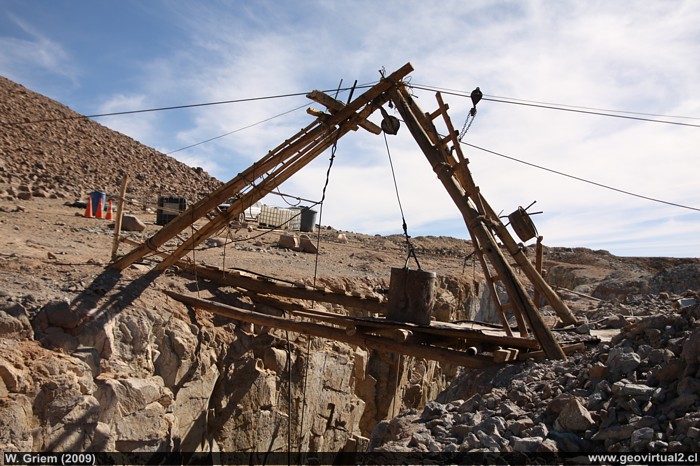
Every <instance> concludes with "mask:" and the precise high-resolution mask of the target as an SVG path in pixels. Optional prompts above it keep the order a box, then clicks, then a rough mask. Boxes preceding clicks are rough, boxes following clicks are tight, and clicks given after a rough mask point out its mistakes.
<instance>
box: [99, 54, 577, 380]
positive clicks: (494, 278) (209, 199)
mask: <svg viewBox="0 0 700 466" xmlns="http://www.w3.org/2000/svg"><path fill="white" fill-rule="evenodd" d="M411 71H413V67H412V66H411V64H410V63H407V64H406V65H404V66H403V67H401V68H400V69H398V70H397V71H395V72H394V73H392V74H391V75H389V76H388V77H386V78H382V79H381V80H380V81H379V83H377V84H376V85H374V86H372V87H371V88H370V89H368V90H367V91H366V92H364V93H363V94H361V95H360V96H358V97H357V98H356V99H354V100H352V101H351V102H349V103H348V104H347V105H346V104H344V103H342V102H340V101H338V100H336V99H334V98H332V97H330V96H328V95H326V94H324V93H322V92H320V91H313V92H311V93H310V94H308V96H307V97H308V98H309V99H311V100H314V101H315V102H318V103H320V104H322V105H324V106H325V107H326V108H327V110H328V112H329V113H325V112H323V111H319V110H315V109H309V110H308V113H309V114H311V115H314V116H315V117H316V119H315V121H314V122H312V123H311V124H309V125H308V126H307V127H305V128H303V129H302V130H300V131H299V132H298V133H297V134H295V135H294V136H292V137H291V138H289V139H288V140H286V141H284V142H283V143H282V144H280V145H279V146H277V147H276V148H274V149H273V150H271V151H270V152H268V153H267V154H266V155H265V156H263V157H262V158H261V159H260V160H259V161H257V162H255V163H253V165H251V166H250V167H248V168H247V169H246V170H244V171H242V172H241V173H239V174H238V175H237V176H236V177H234V178H233V179H232V180H230V181H229V182H227V183H226V184H224V185H222V186H221V187H220V188H218V189H217V190H215V191H213V192H212V193H211V194H209V195H208V196H206V197H204V198H202V199H201V200H199V201H197V202H196V203H195V204H194V205H192V206H191V207H190V208H189V209H187V210H186V211H185V212H183V213H181V214H180V215H179V216H178V217H176V218H175V219H174V220H172V221H171V222H169V223H168V224H167V225H165V226H163V228H161V229H160V230H159V231H158V232H156V233H154V234H153V235H152V236H150V237H149V238H148V239H147V240H146V241H145V242H144V243H142V244H137V245H136V247H134V248H133V249H132V250H131V251H130V252H128V253H127V254H126V255H124V256H122V257H120V258H119V259H117V260H115V261H114V262H113V263H112V264H111V267H113V268H115V269H117V270H123V269H125V268H126V267H128V266H129V265H131V264H133V263H134V262H136V261H138V260H140V259H141V258H143V257H144V256H146V255H147V254H155V255H159V256H161V257H162V258H163V260H162V261H161V262H160V263H159V264H158V265H156V266H155V270H159V271H163V270H165V269H167V268H168V267H170V266H172V265H178V266H179V267H181V268H183V270H188V269H193V268H194V269H196V270H197V272H198V274H200V275H202V276H203V277H205V278H207V279H211V280H212V281H214V282H218V283H221V284H226V285H234V286H239V287H242V288H244V289H247V290H249V291H251V292H253V293H265V294H273V295H279V296H287V297H296V298H298V299H320V300H321V301H323V300H327V301H329V302H335V303H343V304H346V305H354V306H360V307H363V308H367V309H371V310H372V311H373V312H377V311H379V312H381V310H382V309H381V308H382V307H383V305H382V304H380V303H378V302H373V301H372V300H367V299H364V300H358V299H355V298H351V297H347V296H341V295H336V294H323V296H321V295H320V294H319V293H318V291H317V290H298V289H296V290H295V289H290V288H288V287H279V286H273V285H269V284H262V283H259V282H257V281H255V280H252V279H245V278H241V277H236V276H234V275H231V274H227V273H226V272H225V271H221V270H219V269H217V270H216V271H212V270H210V269H208V268H205V267H199V266H198V265H197V264H190V265H188V264H187V263H185V262H183V261H181V260H180V259H181V258H182V257H183V256H184V255H186V254H187V252H188V251H190V250H192V249H193V248H194V247H195V246H196V245H198V244H200V243H201V242H202V241H204V240H206V239H207V238H208V237H210V236H212V235H214V234H216V232H218V231H219V230H220V229H221V228H223V227H224V226H226V225H227V224H228V222H230V221H231V220H232V219H234V218H237V217H238V215H239V214H240V213H242V212H244V211H245V210H246V209H248V208H249V207H250V206H251V205H253V204H254V203H255V202H257V201H259V200H260V199H262V198H263V197H264V196H266V195H267V194H269V193H271V192H272V191H273V190H274V189H275V188H276V187H277V186H279V185H280V184H282V183H283V182H284V181H286V180H287V179H289V178H290V177H291V176H292V175H294V174H295V173H297V172H298V171H299V170H300V169H301V168H303V167H304V166H306V165H307V164H308V163H309V162H311V161H312V160H314V158H316V157H317V156H318V155H320V154H321V153H322V152H323V151H325V150H326V149H328V148H329V147H331V146H332V145H334V144H335V143H336V142H337V141H338V139H339V138H341V137H342V136H344V135H345V134H347V133H348V132H349V131H356V130H358V128H363V129H365V130H367V131H369V132H372V133H375V134H379V133H380V132H381V128H379V127H378V126H377V125H375V124H374V123H372V122H370V121H369V120H368V119H367V117H369V116H370V115H371V114H372V113H373V112H374V111H375V110H377V109H379V108H380V107H381V106H382V105H383V104H385V103H386V102H388V101H392V102H393V104H394V105H395V106H396V109H397V111H398V112H399V114H400V115H401V117H402V119H403V121H404V124H405V125H406V126H407V127H408V130H409V131H410V132H411V135H412V136H413V138H414V139H415V140H416V142H417V143H418V146H419V147H420V149H421V150H422V152H423V153H424V155H425V156H426V158H427V159H428V161H429V163H430V165H431V167H432V168H433V170H434V171H435V173H436V175H437V177H438V179H439V180H440V181H441V182H442V184H443V186H444V187H445V189H446V190H447V192H448V194H449V195H450V197H451V198H452V200H453V201H454V203H455V204H456V206H457V208H458V209H459V211H460V213H461V214H462V217H463V218H464V221H465V224H466V226H467V230H468V231H469V234H470V236H471V239H472V242H473V245H474V248H475V253H476V255H477V257H478V259H479V261H480V263H481V266H482V269H483V272H484V275H485V278H486V282H487V285H488V287H489V289H490V291H491V295H492V299H493V300H494V303H495V304H496V309H497V312H498V314H499V318H500V320H501V323H502V326H503V329H504V331H505V332H506V334H507V337H505V339H501V340H498V341H503V342H507V344H512V345H516V344H518V345H523V344H524V343H523V342H526V341H532V340H528V339H527V337H528V336H529V335H528V327H529V329H530V330H532V332H533V334H534V336H535V339H536V340H537V343H538V344H539V346H540V347H541V348H542V351H543V353H544V354H545V355H546V356H547V357H549V358H554V359H560V358H565V357H566V356H565V352H564V350H563V349H562V347H561V346H560V345H559V344H558V343H557V341H556V340H555V339H554V336H553V335H552V332H551V331H550V330H549V328H548V326H547V325H546V323H545V322H544V320H543V317H542V314H541V313H540V311H539V309H538V308H537V306H536V305H535V303H534V302H533V299H532V298H531V297H530V295H529V294H528V292H527V290H526V288H525V287H524V286H523V283H522V282H521V281H520V279H519V278H518V276H517V275H516V273H515V272H514V270H513V267H512V266H511V265H510V263H509V261H508V260H507V259H506V255H505V253H504V251H503V249H502V248H501V246H500V245H499V244H498V241H497V238H498V239H499V240H500V241H501V242H502V244H503V246H504V249H505V252H506V253H507V254H509V255H510V256H511V258H512V259H513V260H514V261H515V263H516V264H517V266H518V267H520V268H521V269H522V271H523V272H524V273H525V276H526V277H527V279H529V281H530V282H531V283H532V286H533V288H534V290H535V293H536V294H537V295H538V296H542V297H543V298H544V299H545V300H546V301H547V302H548V303H549V304H550V305H551V306H552V307H553V308H554V310H555V311H556V313H557V316H558V317H559V318H560V319H561V320H562V322H563V323H564V324H566V325H570V324H574V323H576V322H577V321H576V319H575V317H574V316H573V314H572V313H571V311H570V310H569V309H568V307H567V306H566V305H565V304H564V303H563V302H562V301H561V299H560V298H559V296H558V295H557V294H556V293H555V292H554V290H552V289H551V288H550V287H549V285H548V284H547V283H546V281H545V280H544V279H543V277H542V276H541V274H540V272H539V271H538V268H537V267H535V266H533V265H532V263H531V262H530V260H529V259H528V258H527V256H526V255H525V253H524V247H523V246H522V245H520V244H518V243H516V241H515V240H514V239H513V237H512V236H511V235H510V233H509V232H508V230H507V228H506V226H505V225H504V224H503V222H501V220H500V218H499V217H498V215H497V214H496V213H495V211H494V210H493V209H492V207H491V206H490V205H489V204H488V202H486V200H485V199H484V197H483V196H482V194H481V192H480V189H479V187H478V186H477V185H476V184H475V182H474V180H473V178H472V175H471V172H470V170H469V167H468V164H469V160H468V159H466V158H465V157H464V154H463V153H462V149H461V145H460V141H459V139H458V132H457V131H456V130H455V129H454V127H453V125H452V122H451V120H450V118H449V116H448V114H447V110H448V106H447V105H446V104H445V103H444V102H443V100H442V96H441V95H440V93H437V94H436V99H437V102H438V109H437V110H436V111H434V112H433V113H423V112H422V111H421V110H420V108H419V107H418V105H417V104H416V102H415V101H414V100H413V98H412V96H411V94H410V92H409V91H408V89H407V88H406V85H405V84H404V83H403V81H402V79H403V78H404V77H405V76H406V75H407V74H408V73H410V72H411ZM438 116H442V118H443V120H444V124H445V126H446V127H447V135H446V136H442V135H441V134H440V133H439V132H438V130H437V129H436V127H435V125H434V123H433V120H435V119H436V118H437V117H438ZM232 198H235V202H232V203H231V205H230V206H229V207H228V209H227V210H226V211H224V212H222V213H221V214H220V215H217V216H215V217H213V218H210V217H209V214H210V213H211V212H212V211H214V210H215V209H216V208H217V206H219V205H220V204H222V203H224V202H226V201H227V200H229V199H232ZM203 218H204V219H205V220H206V223H205V224H204V225H203V226H201V227H199V229H197V230H195V228H194V223H195V222H196V221H198V220H200V219H203ZM189 228H191V229H192V232H193V233H192V234H191V235H190V236H189V237H188V238H187V239H184V240H183V241H182V242H181V243H180V245H179V246H178V247H177V248H176V249H175V251H173V252H170V253H168V252H164V251H160V250H159V248H160V247H161V246H162V245H164V244H165V243H166V242H168V241H169V240H171V239H172V238H174V237H176V236H178V235H179V234H180V233H181V232H183V231H185V230H186V229H189ZM540 241H541V239H540V238H538V245H540ZM540 246H541V245H540ZM498 282H501V283H502V284H503V287H504V288H505V290H506V293H507V296H508V300H507V302H505V303H502V302H501V301H500V299H499V298H498V294H497V293H496V286H495V285H496V283H498ZM171 297H174V296H171ZM177 299H180V300H185V301H187V302H189V303H190V304H193V303H195V301H192V300H190V298H187V297H182V296H181V297H179V298H177ZM183 302H184V301H183ZM196 303H197V305H198V306H209V307H205V308H215V307H216V306H215V305H214V304H207V305H205V304H203V303H201V302H199V301H196ZM217 309H218V308H217ZM506 310H510V311H512V313H513V314H514V316H515V317H516V320H517V323H518V327H519V330H520V337H519V338H518V337H514V336H513V334H512V331H511V329H510V326H509V324H508V322H507V318H506V315H505V311H506ZM219 311H221V310H220V309H219ZM221 312H224V311H221ZM231 312H232V311H230V310H228V311H225V313H229V314H230V313H231ZM311 312H313V311H309V310H306V311H303V313H306V314H309V313H311ZM227 315H228V314H227ZM237 315H238V314H237ZM241 316H243V317H241ZM258 317H259V316H258ZM258 317H255V318H256V319H258ZM326 317H328V316H326ZM236 318H244V319H245V318H247V317H246V314H245V313H243V314H240V315H238V317H236ZM336 320H337V319H336ZM260 322H262V321H260ZM361 324H362V325H360V327H358V328H364V327H372V326H373V325H374V326H375V327H376V326H377V324H376V323H373V324H372V325H369V324H368V323H367V322H364V323H361ZM265 325H268V324H265ZM382 326H384V324H382ZM427 327H430V326H427ZM317 330H318V329H317ZM394 330H397V329H384V331H394ZM399 330H401V331H415V330H416V328H403V329H399ZM354 331H355V327H353V330H352V332H354ZM423 331H425V329H423ZM352 332H349V333H352ZM336 333H337V332H336ZM312 334H313V333H312ZM333 335H335V333H334V334H333ZM344 338H345V337H344ZM347 338H349V337H347ZM347 338H346V340H347ZM371 338H375V337H371ZM471 338H473V336H472V337H471ZM509 339H510V340H509ZM341 340H342V339H341ZM350 340H352V341H353V342H355V341H356V340H358V338H355V337H352V338H350ZM348 341H349V340H348ZM366 341H369V340H366ZM372 342H373V343H372V344H374V345H375V346H376V345H379V343H378V342H377V341H375V340H372ZM380 346H381V345H380ZM396 347H397V348H401V345H397V346H396ZM521 347H522V346H521ZM392 348H394V347H393V346H392ZM424 350H425V348H423V349H421V351H424ZM420 354H423V353H420ZM430 354H433V353H430ZM435 355H439V356H440V357H450V358H451V357H453V355H452V354H451V353H450V354H447V353H445V352H440V351H438V352H437V353H435ZM456 358H457V360H459V361H462V363H463V364H465V365H471V367H481V365H482V364H483V361H482V360H481V359H479V358H470V357H468V356H466V355H463V354H460V355H458V356H456ZM465 358H466V359H465Z"/></svg>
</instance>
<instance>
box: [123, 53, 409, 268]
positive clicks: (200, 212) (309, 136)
mask: <svg viewBox="0 0 700 466" xmlns="http://www.w3.org/2000/svg"><path fill="white" fill-rule="evenodd" d="M411 71H413V67H412V66H411V64H410V63H407V64H405V65H404V66H402V67H401V68H400V69H398V70H397V71H395V72H394V73H392V74H391V75H389V76H388V77H387V78H386V79H382V80H381V81H380V82H379V83H378V84H376V85H374V86H372V88H370V89H369V90H367V91H366V92H365V93H363V94H362V95H360V96H359V97H358V98H356V99H355V100H353V101H352V102H351V103H350V104H348V105H346V106H345V107H343V109H342V110H340V111H338V112H337V113H336V114H335V115H332V116H331V117H330V118H326V119H324V121H320V120H319V119H317V120H316V121H314V122H313V123H311V124H310V125H308V126H307V127H306V128H304V129H302V130H301V131H299V132H298V133H297V134H296V135H294V136H293V137H292V138H291V139H288V140H286V141H284V142H283V143H282V144H280V145H279V146H277V147H276V148H275V149H273V150H271V151H270V152H268V153H267V154H266V155H265V156H263V157H262V158H261V159H260V160H259V161H258V162H255V163H254V164H253V165H251V166H250V167H249V168H248V169H246V170H244V171H243V172H242V173H241V174H239V175H238V176H236V177H235V178H233V179H232V180H230V181H229V182H227V183H226V184H224V185H222V186H221V187H219V188H218V189H216V190H215V191H213V192H212V193H211V194H209V195H208V196H206V197H204V198H202V199H200V200H199V201H197V202H196V203H195V204H193V205H192V207H190V208H189V209H187V210H186V211H185V212H183V213H182V214H180V215H179V216H178V217H176V218H175V219H173V220H172V221H171V222H169V223H168V224H167V225H165V226H164V227H163V228H161V229H160V230H159V231H158V232H156V233H155V234H154V235H152V236H151V237H150V238H148V239H147V240H146V241H145V242H144V243H143V244H142V245H141V246H139V247H137V248H134V249H133V250H132V251H130V252H129V253H128V254H126V255H125V256H123V257H121V258H120V259H119V260H117V261H115V262H114V263H112V264H111V267H112V268H114V269H117V270H124V269H125V268H126V267H128V266H129V265H131V264H133V263H134V262H136V261H137V260H139V259H141V258H143V257H144V256H145V255H146V254H148V253H151V252H155V251H156V250H157V249H158V248H159V247H160V246H162V245H163V244H165V243H166V242H167V241H169V240H170V239H172V238H173V237H174V236H175V235H177V234H178V233H180V232H181V231H182V230H184V229H185V228H187V227H188V226H190V225H191V224H193V223H194V222H195V221H197V220H198V219H200V218H202V217H203V216H205V215H206V214H207V213H209V212H211V211H212V210H214V209H215V208H216V207H217V206H218V205H219V204H222V203H223V202H225V201H226V200H228V199H229V198H231V197H234V196H235V195H236V194H238V193H239V192H240V191H241V190H242V189H243V188H245V187H246V186H250V185H252V183H254V182H255V180H257V179H258V178H260V177H262V176H265V174H266V173H267V172H269V171H271V170H273V169H274V168H275V167H277V166H278V165H280V164H284V163H285V162H286V161H287V159H288V158H290V157H293V156H294V155H295V154H298V153H299V152H300V151H303V150H304V149H305V148H308V147H309V146H310V145H316V144H318V143H319V142H320V140H323V139H324V138H325V137H327V136H328V134H329V132H332V128H334V127H335V125H341V126H352V124H353V122H355V120H360V119H365V118H367V117H368V116H369V114H371V113H372V112H373V111H374V110H376V108H375V107H374V106H373V105H368V104H370V102H372V101H374V100H375V99H378V98H379V97H380V96H382V94H383V93H385V92H386V91H387V90H389V89H390V88H392V87H394V86H395V85H396V84H397V83H399V82H400V81H401V79H402V78H403V77H404V76H406V75H407V74H408V73H410V72H411ZM385 101H386V100H383V101H382V102H381V103H378V105H381V104H383V103H384V102H385ZM362 107H365V108H364V109H363V111H365V113H364V114H358V113H356V112H357V111H359V110H360V109H361V108H362ZM346 122H347V123H349V124H347V125H344V124H343V123H346ZM347 131H349V128H348V129H347V130H345V131H344V132H343V134H344V133H345V132H347ZM339 136H340V134H339ZM339 136H338V137H339ZM336 140H337V139H336ZM319 153H320V152H319ZM316 155H318V153H317V154H316ZM307 163H308V161H307ZM290 176H291V175H290ZM236 204H237V203H234V204H233V205H236ZM233 205H232V207H233ZM227 212H228V213H229V214H232V211H231V208H230V209H229V211H227ZM207 232H209V230H207ZM200 240H201V238H200ZM194 243H195V241H194V240H193V241H192V244H194ZM184 249H186V247H184ZM179 257H182V250H180V251H178V254H177V255H174V257H173V258H172V259H170V260H171V261H172V262H173V263H174V261H176V260H177V259H178V258H179ZM160 270H162V268H161V269H160Z"/></svg>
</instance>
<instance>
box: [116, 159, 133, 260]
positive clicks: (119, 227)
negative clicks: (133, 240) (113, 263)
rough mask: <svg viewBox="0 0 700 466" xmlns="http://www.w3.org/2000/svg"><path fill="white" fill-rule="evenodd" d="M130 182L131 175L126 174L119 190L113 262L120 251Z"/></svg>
mask: <svg viewBox="0 0 700 466" xmlns="http://www.w3.org/2000/svg"><path fill="white" fill-rule="evenodd" d="M128 182H129V174H128V173H124V176H123V177H122V185H121V188H119V204H118V205H117V218H116V219H115V221H114V241H113V242H112V260H114V259H115V258H116V257H117V252H118V251H119V235H121V232H122V216H123V215H124V202H125V201H126V199H125V197H126V185H127V183H128Z"/></svg>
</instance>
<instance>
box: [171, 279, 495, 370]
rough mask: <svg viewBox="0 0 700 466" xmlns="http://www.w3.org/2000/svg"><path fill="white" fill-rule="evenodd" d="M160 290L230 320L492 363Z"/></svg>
mask: <svg viewBox="0 0 700 466" xmlns="http://www.w3.org/2000/svg"><path fill="white" fill-rule="evenodd" d="M163 293H165V294H166V295H167V296H169V297H171V298H173V299H174V300H176V301H179V302H181V303H184V304H187V305H189V306H192V307H195V308H198V309H203V310H206V311H209V312H212V313H214V314H217V315H220V316H224V317H229V318H231V319H236V320H242V321H244V322H250V323H253V324H255V325H261V326H266V327H274V328H278V329H282V330H289V331H291V332H297V333H302V334H304V335H311V336H317V337H322V338H328V339H331V340H336V341H342V342H345V343H349V344H353V345H359V346H363V347H365V348H369V349H375V350H378V351H387V352H391V353H399V354H406V355H409V356H414V357H417V358H425V359H431V360H435V361H442V362H447V363H451V364H455V365H458V366H462V367H469V368H473V369H482V368H485V367H489V366H491V365H492V364H493V363H492V361H491V360H490V359H489V358H486V357H483V356H479V355H477V356H470V355H467V353H465V352H461V351H455V350H451V349H447V348H436V347H433V346H427V345H415V344H406V343H397V342H396V341H393V340H391V339H388V338H383V337H377V336H371V335H362V334H355V335H348V334H347V333H346V332H345V330H344V329H338V328H334V327H329V326H326V325H320V324H315V323H310V322H297V321H292V320H289V319H285V318H282V317H274V316H268V315H265V314H261V313H259V312H254V311H248V310H245V309H240V308H237V307H233V306H229V305H226V304H219V303H215V302H212V301H207V300H204V299H199V298H195V297H193V296H187V295H183V294H179V293H175V292H172V291H167V290H165V291H163Z"/></svg>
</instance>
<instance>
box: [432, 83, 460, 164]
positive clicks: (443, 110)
mask: <svg viewBox="0 0 700 466" xmlns="http://www.w3.org/2000/svg"><path fill="white" fill-rule="evenodd" d="M435 98H436V99H437V101H438V105H439V106H440V110H441V113H442V118H443V120H445V126H446V127H447V134H449V136H448V137H449V138H450V139H451V140H452V145H453V147H454V148H455V152H456V153H457V159H458V160H459V163H463V162H464V153H463V152H462V145H461V144H460V143H459V139H458V138H459V132H458V131H457V130H456V129H455V128H454V126H453V125H452V119H451V118H450V116H449V115H448V114H447V109H449V108H450V107H449V105H447V104H446V103H445V102H444V101H443V100H442V94H441V93H440V92H437V93H436V94H435Z"/></svg>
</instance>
